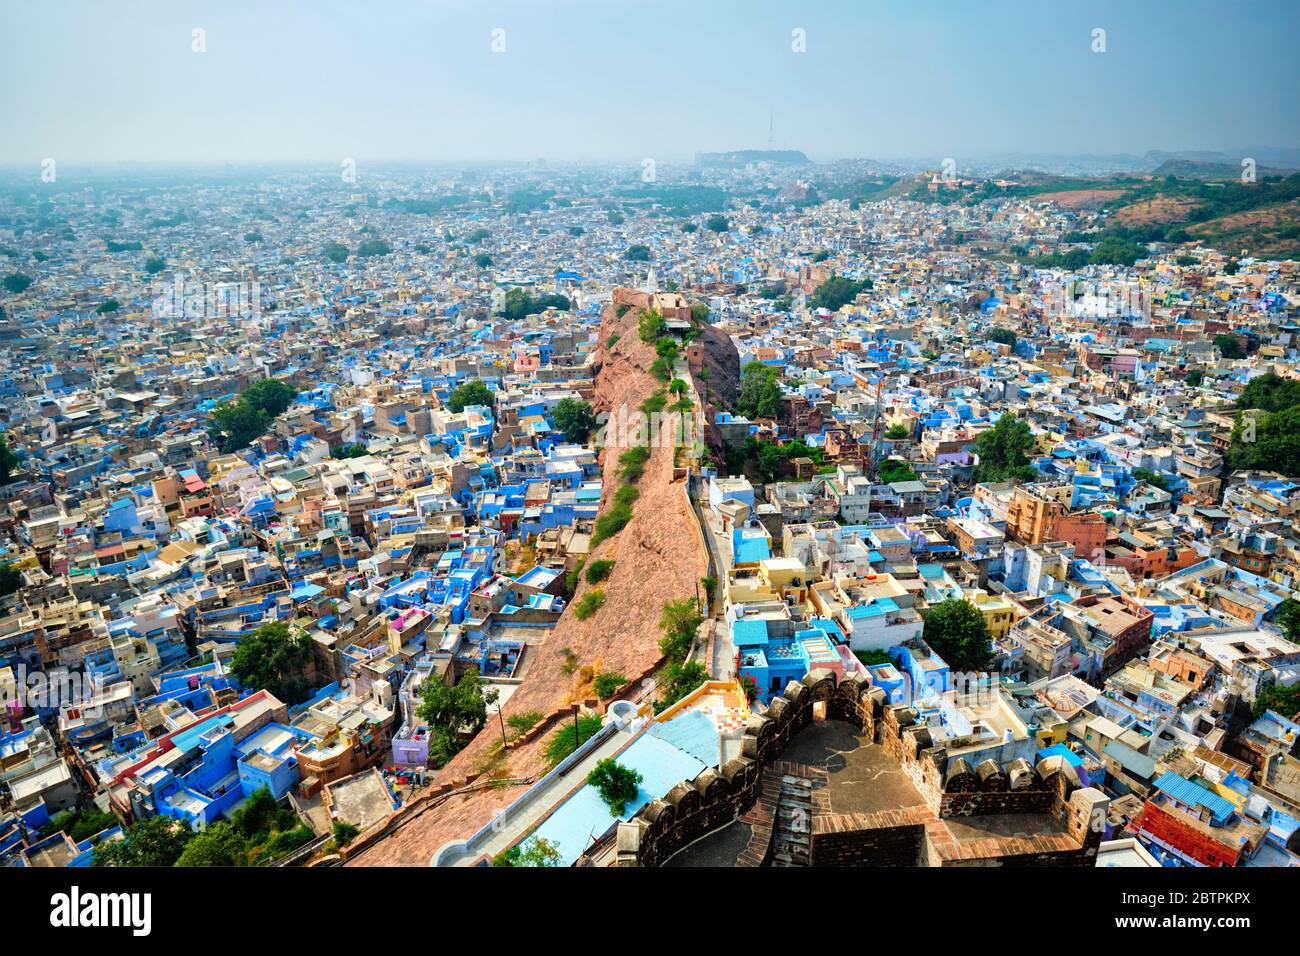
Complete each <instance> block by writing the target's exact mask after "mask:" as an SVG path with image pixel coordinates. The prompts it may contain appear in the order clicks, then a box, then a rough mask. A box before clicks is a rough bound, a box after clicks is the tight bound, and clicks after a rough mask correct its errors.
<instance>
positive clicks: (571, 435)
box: [551, 398, 596, 444]
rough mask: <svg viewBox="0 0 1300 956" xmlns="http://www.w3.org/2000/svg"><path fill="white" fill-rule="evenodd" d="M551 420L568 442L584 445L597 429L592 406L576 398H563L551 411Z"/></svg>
mask: <svg viewBox="0 0 1300 956" xmlns="http://www.w3.org/2000/svg"><path fill="white" fill-rule="evenodd" d="M551 420H552V421H553V422H554V423H555V427H556V429H558V430H559V431H560V433H561V434H563V435H564V438H565V440H566V441H570V442H573V443H574V444H582V443H583V442H585V441H586V440H587V436H588V435H590V434H591V430H592V429H593V428H595V427H596V416H595V414H594V413H593V412H592V410H591V406H590V405H589V404H587V403H586V402H583V401H579V400H578V399H576V398H562V399H560V400H559V401H558V402H556V403H555V407H554V408H553V409H551Z"/></svg>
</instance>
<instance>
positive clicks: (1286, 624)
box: [1273, 598, 1300, 643]
mask: <svg viewBox="0 0 1300 956" xmlns="http://www.w3.org/2000/svg"><path fill="white" fill-rule="evenodd" d="M1273 622H1274V623H1275V624H1277V626H1278V627H1280V628H1281V629H1282V633H1283V634H1285V635H1286V639H1287V640H1288V641H1291V642H1292V643H1300V601H1297V600H1296V599H1295V598H1286V599H1284V600H1283V601H1282V603H1281V604H1279V605H1278V606H1277V613H1276V614H1274V615H1273Z"/></svg>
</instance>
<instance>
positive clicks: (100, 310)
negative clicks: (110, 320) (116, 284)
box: [95, 299, 122, 315]
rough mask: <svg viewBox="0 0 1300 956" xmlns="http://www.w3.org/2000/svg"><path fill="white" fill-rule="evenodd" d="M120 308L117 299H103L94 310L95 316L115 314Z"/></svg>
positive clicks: (120, 305)
mask: <svg viewBox="0 0 1300 956" xmlns="http://www.w3.org/2000/svg"><path fill="white" fill-rule="evenodd" d="M121 308H122V304H121V303H120V302H118V301H117V299H105V300H104V301H103V302H101V303H100V304H99V305H98V306H97V307H96V308H95V313H96V314H97V315H107V314H108V313H110V312H117V311H118V310H120V309H121Z"/></svg>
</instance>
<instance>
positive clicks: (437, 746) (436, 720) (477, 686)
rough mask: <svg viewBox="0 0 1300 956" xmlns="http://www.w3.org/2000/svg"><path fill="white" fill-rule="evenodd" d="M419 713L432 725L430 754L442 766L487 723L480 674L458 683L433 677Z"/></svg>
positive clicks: (473, 673) (424, 686)
mask: <svg viewBox="0 0 1300 956" xmlns="http://www.w3.org/2000/svg"><path fill="white" fill-rule="evenodd" d="M420 701H421V702H420V706H419V708H418V709H417V710H416V714H417V715H418V716H419V718H420V719H421V720H424V721H426V722H427V723H428V725H429V735H430V739H429V755H430V756H431V757H433V758H434V760H435V762H436V763H437V764H438V765H439V766H442V765H443V764H445V763H446V762H447V761H448V760H450V759H451V758H452V757H454V756H455V755H456V754H458V753H460V751H461V750H462V749H463V748H464V746H465V742H466V741H468V740H469V739H470V738H471V737H473V736H474V735H475V734H477V733H478V732H479V731H480V730H482V729H483V725H484V724H486V723H487V705H488V700H487V698H486V697H485V696H484V693H483V681H482V680H481V679H480V678H479V676H478V672H477V671H469V672H468V673H466V674H464V675H462V676H461V678H460V680H458V681H456V683H455V684H448V683H446V681H442V680H439V679H438V678H436V677H430V678H429V679H428V680H426V681H425V682H424V683H423V684H421V685H420Z"/></svg>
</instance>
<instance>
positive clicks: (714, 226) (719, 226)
mask: <svg viewBox="0 0 1300 956" xmlns="http://www.w3.org/2000/svg"><path fill="white" fill-rule="evenodd" d="M704 228H705V229H707V230H709V231H710V232H726V231H727V230H728V229H730V228H731V223H729V222H728V221H727V217H726V216H723V215H720V214H718V213H714V214H713V215H712V216H710V217H709V218H708V219H706V220H704Z"/></svg>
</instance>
